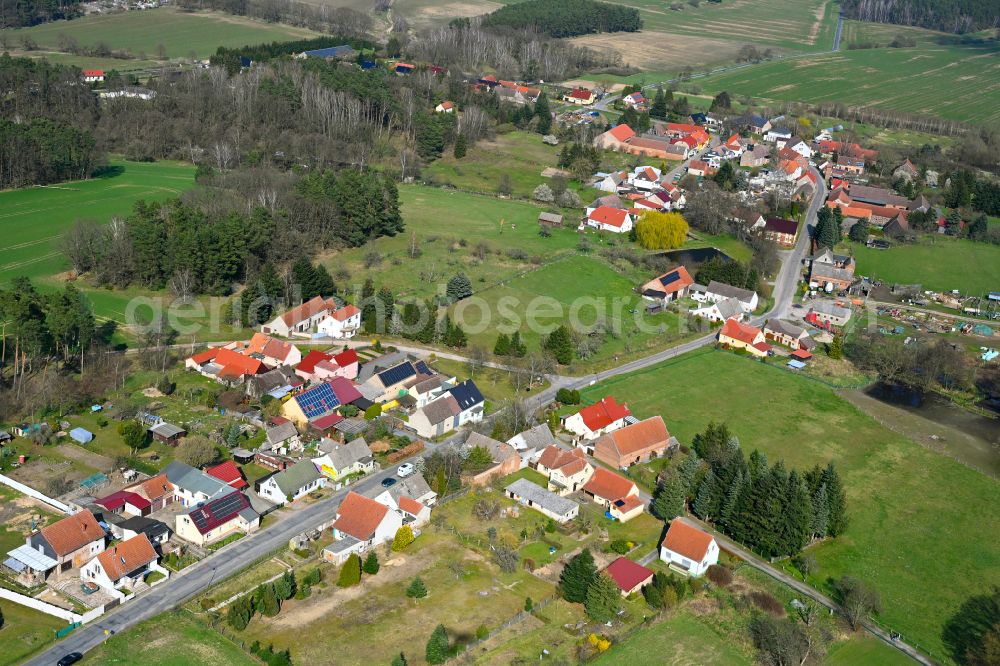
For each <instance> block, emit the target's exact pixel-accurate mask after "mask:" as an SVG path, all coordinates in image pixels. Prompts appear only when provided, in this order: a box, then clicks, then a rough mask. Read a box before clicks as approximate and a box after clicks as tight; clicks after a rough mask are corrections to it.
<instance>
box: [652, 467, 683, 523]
mask: <svg viewBox="0 0 1000 666" xmlns="http://www.w3.org/2000/svg"><path fill="white" fill-rule="evenodd" d="M685 495H686V493H685V490H684V482H683V481H681V479H680V478H679V477H678V476H677V475H673V476H671V477H670V478H668V479H667V480H666V481H664V482H662V483H660V484H659V485H658V486H656V492H655V493H653V502H652V503H651V504H650V505H649V512H650V513H651V514H653V515H654V516H656V517H657V518H659V519H660V520H667V521H669V520H673V519H674V518H676V517H677V516H679V515H681V514H683V513H684V497H685Z"/></svg>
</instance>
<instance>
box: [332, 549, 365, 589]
mask: <svg viewBox="0 0 1000 666" xmlns="http://www.w3.org/2000/svg"><path fill="white" fill-rule="evenodd" d="M360 582H361V558H360V557H358V554H357V553H351V556H350V557H348V558H347V561H346V562H344V566H343V567H341V569H340V578H339V579H338V580H337V585H339V586H340V587H351V586H352V585H357V584H358V583H360Z"/></svg>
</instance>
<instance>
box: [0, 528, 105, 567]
mask: <svg viewBox="0 0 1000 666" xmlns="http://www.w3.org/2000/svg"><path fill="white" fill-rule="evenodd" d="M104 537H105V533H104V529H103V528H102V527H101V526H100V525H98V524H97V519H96V518H94V514H92V513H91V512H90V511H80V512H79V513H75V514H73V515H72V516H68V517H66V518H63V519H62V520H60V521H57V522H55V523H52V524H51V525H47V526H45V527H43V528H42V529H40V530H38V531H37V532H35V533H33V534H31V535H30V536H28V539H27V544H26V545H27V546H28V547H30V548H31V549H33V550H34V551H36V552H37V553H39V554H41V555H44V556H45V557H47V558H49V559H50V560H51V561H53V562H54V564H52V567H51V568H50V569H49V571H52V570H54V571H53V574H52V576H53V578H55V579H58V578H59V576H60V575H61V574H64V573H66V572H68V571H71V570H73V569H79V568H80V567H82V566H83V565H84V564H86V563H87V562H89V561H90V560H92V559H94V558H95V557H96V556H97V555H98V553H100V552H101V551H103V550H104ZM22 548H23V546H22ZM11 552H12V553H13V552H14V551H11ZM49 563H51V562H47V564H49ZM39 573H42V574H43V576H42V577H43V578H44V575H45V573H46V572H44V571H43V572H39Z"/></svg>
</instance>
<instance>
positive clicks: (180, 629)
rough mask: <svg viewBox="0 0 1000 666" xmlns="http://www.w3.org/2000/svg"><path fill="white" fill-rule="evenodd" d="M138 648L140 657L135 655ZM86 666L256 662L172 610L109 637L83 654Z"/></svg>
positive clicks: (235, 665) (230, 665)
mask: <svg viewBox="0 0 1000 666" xmlns="http://www.w3.org/2000/svg"><path fill="white" fill-rule="evenodd" d="M136 646H141V656H139V655H137V653H136ZM85 663H87V664H94V665H95V666H111V665H112V664H136V663H141V664H142V665H143V666H188V664H192V663H198V664H226V666H254V664H259V663H260V662H258V661H257V660H256V659H254V658H253V657H251V656H250V655H249V654H247V653H246V652H244V651H243V650H241V649H240V648H239V646H237V645H236V644H234V643H233V642H232V641H230V640H229V639H227V638H225V637H223V636H221V635H219V634H218V633H217V632H215V631H213V630H212V629H211V628H210V627H208V626H207V625H204V624H202V623H201V622H199V621H198V620H196V619H195V618H194V617H192V616H191V614H190V613H188V612H185V611H173V612H170V613H167V614H165V615H159V616H157V617H155V618H153V619H152V620H147V621H146V622H143V623H142V624H139V625H137V626H135V627H133V628H131V629H129V630H128V632H127V633H122V634H118V635H116V636H112V637H111V638H109V639H108V640H107V641H105V642H104V644H103V645H101V646H100V647H98V648H97V649H96V650H93V651H92V652H90V653H88V654H87V660H86V662H85Z"/></svg>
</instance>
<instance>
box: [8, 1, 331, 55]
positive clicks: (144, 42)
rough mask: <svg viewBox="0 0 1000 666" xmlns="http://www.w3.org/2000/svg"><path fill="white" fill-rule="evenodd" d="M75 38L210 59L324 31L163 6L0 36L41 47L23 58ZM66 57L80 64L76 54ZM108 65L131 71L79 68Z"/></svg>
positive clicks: (90, 43) (15, 46)
mask: <svg viewBox="0 0 1000 666" xmlns="http://www.w3.org/2000/svg"><path fill="white" fill-rule="evenodd" d="M63 35H65V36H66V37H70V38H73V39H75V40H76V41H77V43H78V44H80V45H81V46H94V45H96V44H99V43H103V44H106V45H107V46H109V47H110V48H111V49H112V50H116V51H117V50H127V51H129V52H130V53H131V54H132V55H133V56H134V57H139V56H140V54H146V55H147V56H149V57H150V58H152V57H154V56H157V55H159V54H158V50H159V47H161V46H162V47H163V51H164V53H165V55H166V57H167V58H188V57H191V56H194V57H196V58H207V57H208V56H210V55H212V54H213V53H215V50H216V49H217V48H218V47H220V46H227V47H237V46H243V45H245V44H261V43H265V42H272V41H288V40H293V39H303V38H308V37H318V36H319V33H317V32H313V31H311V30H306V29H304V28H296V27H293V26H289V25H283V24H280V23H264V22H263V21H255V20H253V19H248V18H243V17H240V16H231V15H228V14H223V13H219V12H189V11H183V10H180V9H178V8H174V7H160V8H158V9H146V10H142V11H130V12H121V13H118V14H92V15H90V16H84V17H82V18H79V19H73V20H71V21H54V22H51V23H42V24H40V25H36V26H32V27H30V28H17V29H15V28H7V29H4V30H0V36H2V37H4V38H6V39H7V41H8V42H9V44H10V48H12V49H13V50H15V51H16V50H17V49H20V48H21V46H22V43H21V40H22V39H24V38H26V37H28V38H31V39H32V40H34V41H35V43H36V44H37V45H38V51H34V52H31V51H29V52H22V53H19V55H29V56H30V55H36V54H37V55H45V56H46V57H48V55H49V54H48V53H45V52H48V51H56V50H57V47H58V46H59V42H60V39H61V38H62V36H63ZM60 59H69V60H71V61H72V60H74V59H76V56H63V57H62V58H60ZM84 62H86V64H90V65H94V64H97V63H100V64H103V65H104V66H105V67H107V68H112V67H115V68H119V69H122V68H129V66H130V65H132V64H133V62H132V61H130V60H112V59H110V58H101V59H94V58H85V59H79V60H78V61H74V64H78V65H79V66H84Z"/></svg>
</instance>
